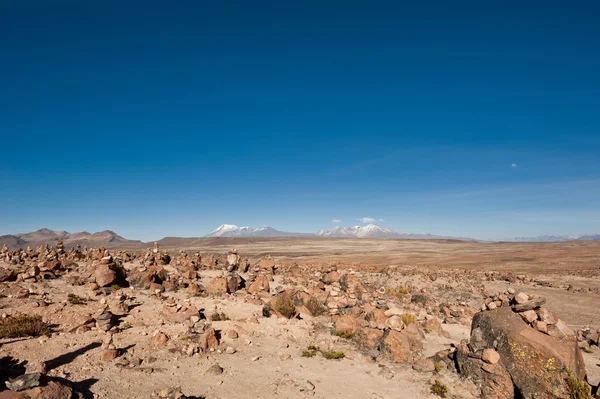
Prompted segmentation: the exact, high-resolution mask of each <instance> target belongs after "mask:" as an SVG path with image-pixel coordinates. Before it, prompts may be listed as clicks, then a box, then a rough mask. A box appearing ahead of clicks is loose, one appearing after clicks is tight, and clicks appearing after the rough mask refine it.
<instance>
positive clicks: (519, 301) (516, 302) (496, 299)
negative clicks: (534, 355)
mask: <svg viewBox="0 0 600 399" xmlns="http://www.w3.org/2000/svg"><path fill="white" fill-rule="evenodd" d="M545 303H546V298H544V297H541V296H534V295H528V294H526V293H525V292H519V293H516V291H515V289H514V288H509V289H508V290H507V291H506V292H505V293H503V294H499V295H492V296H489V297H487V298H486V299H485V301H484V303H483V305H481V310H482V311H485V310H494V309H497V308H500V307H503V306H505V307H507V306H510V307H512V310H513V312H516V313H518V314H519V316H521V318H522V319H523V320H524V321H525V322H526V323H527V324H529V325H530V326H531V327H533V328H535V329H536V330H538V331H540V332H542V333H544V334H547V335H550V336H551V337H554V338H559V339H560V338H563V337H566V336H574V335H575V333H574V332H573V330H571V329H570V328H569V327H568V326H567V324H566V323H565V322H564V321H562V320H561V319H559V318H558V316H556V315H555V314H554V313H552V312H550V311H549V310H548V309H546V308H544V307H543V306H542V305H544V304H545Z"/></svg>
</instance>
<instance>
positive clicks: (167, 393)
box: [150, 387, 185, 399]
mask: <svg viewBox="0 0 600 399" xmlns="http://www.w3.org/2000/svg"><path fill="white" fill-rule="evenodd" d="M150 397H151V398H158V399H185V395H184V394H183V393H182V392H181V388H179V387H177V388H174V387H166V388H163V389H160V390H158V391H154V392H152V394H151V395H150Z"/></svg>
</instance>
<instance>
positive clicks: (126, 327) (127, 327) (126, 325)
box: [121, 321, 133, 330]
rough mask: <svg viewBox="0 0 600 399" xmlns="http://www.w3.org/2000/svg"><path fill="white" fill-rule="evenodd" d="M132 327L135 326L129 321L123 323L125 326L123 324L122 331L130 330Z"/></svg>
mask: <svg viewBox="0 0 600 399" xmlns="http://www.w3.org/2000/svg"><path fill="white" fill-rule="evenodd" d="M132 327H133V326H132V325H131V324H130V323H129V322H128V321H125V322H123V324H121V330H128V329H130V328H132Z"/></svg>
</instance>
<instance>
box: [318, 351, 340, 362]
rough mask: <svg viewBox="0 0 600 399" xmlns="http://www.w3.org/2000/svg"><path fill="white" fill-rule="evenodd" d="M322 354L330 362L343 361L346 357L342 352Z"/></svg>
mask: <svg viewBox="0 0 600 399" xmlns="http://www.w3.org/2000/svg"><path fill="white" fill-rule="evenodd" d="M321 353H322V354H323V357H324V358H325V359H328V360H335V359H343V358H344V357H345V355H344V352H340V351H327V352H321Z"/></svg>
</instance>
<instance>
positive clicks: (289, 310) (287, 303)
mask: <svg viewBox="0 0 600 399" xmlns="http://www.w3.org/2000/svg"><path fill="white" fill-rule="evenodd" d="M275 310H276V311H277V312H279V313H281V314H282V315H283V316H284V317H286V318H288V319H291V318H292V317H294V316H295V315H296V305H294V301H292V299H291V298H289V297H284V298H282V299H278V300H277V302H275Z"/></svg>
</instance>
